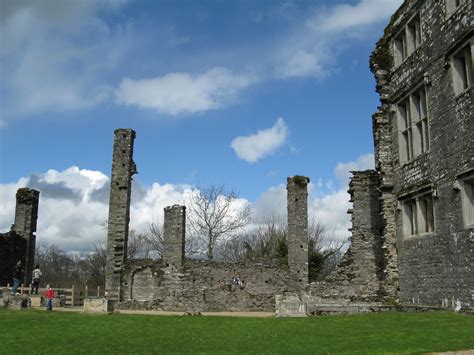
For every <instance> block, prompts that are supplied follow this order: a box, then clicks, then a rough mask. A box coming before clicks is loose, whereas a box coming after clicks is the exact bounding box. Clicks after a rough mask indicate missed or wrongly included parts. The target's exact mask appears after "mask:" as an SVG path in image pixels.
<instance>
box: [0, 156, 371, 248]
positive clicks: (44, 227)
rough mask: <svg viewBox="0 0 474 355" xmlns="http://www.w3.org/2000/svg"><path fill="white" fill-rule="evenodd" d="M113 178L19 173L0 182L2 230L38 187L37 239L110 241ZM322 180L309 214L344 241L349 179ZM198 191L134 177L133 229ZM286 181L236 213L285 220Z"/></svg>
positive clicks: (344, 166)
mask: <svg viewBox="0 0 474 355" xmlns="http://www.w3.org/2000/svg"><path fill="white" fill-rule="evenodd" d="M370 158H371V157H370V154H367V155H364V156H361V157H359V158H358V159H356V160H355V162H349V163H340V164H338V167H337V168H336V169H335V170H334V174H335V175H337V176H338V178H341V179H342V178H343V179H345V177H346V175H347V172H348V171H349V170H352V169H355V168H360V169H365V168H367V167H368V165H369V163H368V162H369V160H370ZM109 183H110V181H109V178H108V177H107V176H106V175H105V174H103V173H102V172H100V171H93V170H86V169H80V168H78V167H75V166H72V167H70V168H68V169H66V170H64V171H56V170H48V171H47V172H46V173H44V174H39V175H33V176H30V177H27V178H21V179H19V180H18V181H17V182H15V183H10V184H0V231H7V230H8V229H9V228H10V225H11V224H12V223H13V222H14V217H15V215H14V213H15V194H16V191H17V189H18V188H20V187H32V188H36V189H38V190H40V203H39V213H38V228H37V233H36V235H37V241H38V242H40V241H45V242H48V243H54V244H56V245H58V246H59V247H61V248H62V249H64V250H66V251H79V252H81V251H90V250H93V248H94V245H95V244H96V243H97V242H99V241H101V242H105V240H106V235H107V233H106V230H105V229H104V223H105V222H106V220H107V217H108V189H109ZM322 188H324V183H323V182H322V181H318V182H317V184H316V185H313V184H310V186H309V197H308V209H309V211H308V214H309V216H310V217H311V218H313V217H314V218H315V220H316V222H318V223H320V224H321V225H322V226H323V227H324V228H325V230H326V231H327V233H328V236H329V238H330V239H334V240H338V241H346V240H347V237H348V236H349V235H350V233H349V232H348V230H347V229H348V228H349V227H350V218H349V216H348V215H347V210H348V209H349V208H350V203H349V194H348V193H347V184H346V185H343V186H342V185H341V186H340V188H339V190H333V189H330V190H326V191H325V193H318V192H320V191H318V190H319V189H322ZM196 192H197V190H196V189H195V188H193V187H192V186H190V185H172V184H163V185H161V184H159V183H156V182H155V183H153V184H152V185H151V186H142V185H140V184H139V183H137V182H135V183H134V185H133V189H132V204H131V208H130V216H131V218H130V228H132V229H134V230H137V231H146V229H147V225H148V223H149V222H156V223H162V222H163V208H165V207H166V206H170V205H174V204H186V201H189V199H190V198H191V196H192V195H193V194H195V193H196ZM286 193H287V192H286V186H285V185H284V184H280V185H278V186H275V187H271V188H269V189H268V190H267V191H265V192H264V193H262V195H261V196H260V197H259V198H258V199H257V200H256V201H255V202H254V203H252V204H250V202H249V201H248V200H246V199H245V198H240V199H239V200H238V201H237V203H236V204H235V205H234V206H233V208H234V210H235V213H237V212H238V211H239V210H240V209H243V208H245V207H246V206H248V205H249V204H250V206H251V208H252V213H253V216H254V223H256V224H258V223H261V222H262V221H265V219H266V218H268V217H270V216H273V217H277V218H280V219H282V220H283V221H285V220H286V215H287V210H286V208H287V205H286Z"/></svg>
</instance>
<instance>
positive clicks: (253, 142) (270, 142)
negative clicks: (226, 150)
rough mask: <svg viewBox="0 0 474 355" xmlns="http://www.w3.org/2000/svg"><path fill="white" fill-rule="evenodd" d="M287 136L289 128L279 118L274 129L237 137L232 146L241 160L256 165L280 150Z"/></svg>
mask: <svg viewBox="0 0 474 355" xmlns="http://www.w3.org/2000/svg"><path fill="white" fill-rule="evenodd" d="M287 136H288V127H287V126H286V123H285V121H284V120H283V118H281V117H279V118H278V119H277V121H276V122H275V124H274V125H273V127H271V128H267V129H263V130H260V131H258V132H257V133H256V134H252V135H249V136H242V137H237V138H235V139H234V140H233V141H232V143H231V145H230V146H231V147H232V149H234V151H235V154H237V156H238V157H239V158H240V159H243V160H245V161H248V162H249V163H255V162H257V161H258V160H260V159H262V158H263V157H265V156H268V155H270V154H272V153H274V152H275V151H276V150H277V149H278V148H280V147H281V146H282V145H283V144H284V143H285V141H286V138H287Z"/></svg>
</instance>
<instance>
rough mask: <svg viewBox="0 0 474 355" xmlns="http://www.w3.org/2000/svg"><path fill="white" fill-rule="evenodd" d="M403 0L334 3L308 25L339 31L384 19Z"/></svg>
mask: <svg viewBox="0 0 474 355" xmlns="http://www.w3.org/2000/svg"><path fill="white" fill-rule="evenodd" d="M402 2H403V0H361V1H360V2H358V3H357V4H354V5H349V4H341V5H336V6H334V7H332V8H330V9H328V10H326V11H322V12H320V13H318V14H316V16H315V17H314V18H312V19H310V20H309V21H308V24H309V25H310V27H312V28H315V29H317V30H322V31H324V32H339V31H344V30H348V29H353V28H355V27H360V26H367V25H372V24H376V23H379V22H381V21H385V20H386V19H387V18H389V17H390V15H392V14H393V13H394V12H395V10H397V8H398V7H399V6H400V5H401V3H402Z"/></svg>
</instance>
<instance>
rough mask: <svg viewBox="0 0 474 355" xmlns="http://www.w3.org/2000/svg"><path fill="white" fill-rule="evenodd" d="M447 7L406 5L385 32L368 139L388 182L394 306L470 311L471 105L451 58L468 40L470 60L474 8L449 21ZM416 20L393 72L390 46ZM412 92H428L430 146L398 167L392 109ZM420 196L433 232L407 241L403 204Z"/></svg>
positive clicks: (429, 1)
mask: <svg viewBox="0 0 474 355" xmlns="http://www.w3.org/2000/svg"><path fill="white" fill-rule="evenodd" d="M446 3H447V2H446V1H435V0H425V1H422V0H418V1H406V2H405V3H404V4H403V5H402V6H401V8H400V9H399V11H397V13H396V14H395V15H394V17H393V18H392V21H391V24H390V25H389V26H388V27H387V29H386V30H385V35H384V37H383V38H382V39H381V41H380V42H379V44H378V46H377V48H376V50H375V52H374V54H373V56H372V63H371V65H372V70H373V71H374V73H375V77H376V79H377V84H378V86H377V89H378V91H379V93H380V95H381V102H382V107H381V108H380V110H379V112H378V113H377V114H376V115H374V140H375V145H376V159H377V168H378V170H379V171H380V173H381V175H382V176H383V177H385V176H388V179H387V183H386V188H385V189H384V186H383V185H384V182H383V183H382V191H383V193H382V201H383V207H382V213H383V217H384V220H385V222H386V225H385V229H384V236H385V237H386V240H388V239H392V238H393V235H394V234H395V235H396V246H397V249H398V256H397V257H398V261H397V262H398V275H399V278H400V301H401V302H403V303H417V304H425V305H432V306H447V307H456V306H461V307H472V306H473V304H474V302H473V290H474V270H473V265H474V237H473V235H474V230H473V228H472V226H471V227H469V226H467V227H466V226H465V224H464V223H463V211H462V203H461V196H460V195H461V193H460V191H459V190H460V189H459V188H458V187H457V186H459V182H460V180H462V178H463V176H465V175H466V174H470V173H472V172H474V144H473V142H474V118H473V112H474V110H473V99H474V98H473V86H472V83H471V86H470V87H468V88H467V89H465V90H463V91H462V92H460V93H455V91H454V79H453V78H454V70H455V68H454V65H453V64H454V62H453V55H454V54H455V53H456V52H457V51H458V50H459V49H461V48H462V47H463V46H464V45H466V43H467V44H469V41H471V42H470V43H471V44H470V46H471V53H472V37H473V23H474V21H473V17H474V15H473V14H474V5H473V2H472V0H466V1H465V2H464V3H462V4H461V5H460V6H459V7H458V8H457V10H456V11H455V12H454V13H453V14H452V15H448V14H447V13H446ZM416 14H419V18H420V23H421V33H422V42H421V44H420V46H419V47H418V48H417V49H416V50H415V51H414V52H413V53H412V54H411V55H409V56H408V57H407V58H406V59H405V60H404V61H403V62H402V63H401V64H400V65H398V66H396V65H394V56H395V50H394V46H393V43H394V40H395V38H396V37H397V36H398V34H399V33H401V31H403V29H404V28H406V26H407V25H408V23H409V22H410V21H411V19H413V16H415V15H416ZM387 63H388V64H387ZM471 66H472V63H471ZM417 87H424V88H425V90H426V98H427V112H428V120H429V123H428V127H429V145H430V146H429V150H427V151H425V152H423V153H421V154H419V155H417V156H415V157H413V158H411V159H408V160H404V159H403V158H402V156H401V149H402V148H401V146H400V142H401V139H400V132H401V131H402V127H401V124H402V123H401V121H400V118H399V115H400V114H399V113H397V104H398V103H399V102H401V101H402V100H404V98H406V97H408V96H409V95H410V93H412V92H413V91H414V90H416V89H417ZM387 127H389V128H390V129H389V131H387ZM387 143H389V145H387ZM423 192H426V193H429V195H430V196H432V198H433V204H434V230H433V231H429V232H426V233H416V234H413V235H408V234H409V233H407V232H406V224H407V223H408V222H407V220H406V217H404V208H405V207H404V206H405V205H406V202H405V201H406V200H407V199H410V198H414V197H416V196H417V195H418V194H420V193H423ZM404 218H405V219H404ZM404 224H405V226H404ZM404 228H405V229H404ZM394 231H395V233H393V232H394Z"/></svg>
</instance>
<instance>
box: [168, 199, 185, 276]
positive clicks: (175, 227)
mask: <svg viewBox="0 0 474 355" xmlns="http://www.w3.org/2000/svg"><path fill="white" fill-rule="evenodd" d="M164 210H165V221H164V226H163V229H164V253H163V261H164V262H165V265H166V266H172V267H173V268H177V269H179V268H181V267H182V266H183V262H184V245H185V244H184V243H185V237H186V207H185V206H180V205H173V206H168V207H165V209H164Z"/></svg>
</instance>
